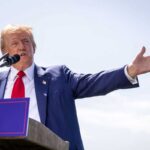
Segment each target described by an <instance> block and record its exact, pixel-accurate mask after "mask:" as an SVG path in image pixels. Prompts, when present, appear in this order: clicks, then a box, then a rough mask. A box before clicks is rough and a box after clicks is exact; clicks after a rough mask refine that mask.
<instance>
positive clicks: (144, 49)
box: [139, 46, 146, 56]
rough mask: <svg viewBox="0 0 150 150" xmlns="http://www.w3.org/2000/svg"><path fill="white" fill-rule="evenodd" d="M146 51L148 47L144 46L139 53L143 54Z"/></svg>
mask: <svg viewBox="0 0 150 150" xmlns="http://www.w3.org/2000/svg"><path fill="white" fill-rule="evenodd" d="M145 51H146V48H145V46H143V47H142V49H141V51H140V53H139V55H140V56H143V55H144V53H145Z"/></svg>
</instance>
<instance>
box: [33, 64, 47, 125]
mask: <svg viewBox="0 0 150 150" xmlns="http://www.w3.org/2000/svg"><path fill="white" fill-rule="evenodd" d="M34 75H35V76H34V82H35V93H36V98H37V104H38V109H39V113H40V118H41V122H42V123H43V124H45V121H46V111H47V109H46V108H47V107H46V106H47V95H48V76H47V75H46V74H45V71H44V69H42V68H40V67H37V66H36V67H35V73H34Z"/></svg>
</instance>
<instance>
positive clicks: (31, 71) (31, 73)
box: [9, 63, 35, 80]
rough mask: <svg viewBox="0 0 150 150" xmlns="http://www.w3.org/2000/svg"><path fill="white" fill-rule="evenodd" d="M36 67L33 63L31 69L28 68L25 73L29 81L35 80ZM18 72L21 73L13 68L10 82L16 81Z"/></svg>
mask: <svg viewBox="0 0 150 150" xmlns="http://www.w3.org/2000/svg"><path fill="white" fill-rule="evenodd" d="M34 67H35V64H34V63H32V65H31V66H30V67H28V68H27V69H25V70H24V73H25V74H26V77H27V78H28V79H29V80H32V79H33V78H34ZM18 72H19V70H17V69H16V68H14V67H13V66H11V71H10V75H9V79H10V80H15V78H16V75H17V73H18Z"/></svg>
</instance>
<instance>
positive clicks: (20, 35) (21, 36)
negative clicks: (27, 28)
mask: <svg viewBox="0 0 150 150" xmlns="http://www.w3.org/2000/svg"><path fill="white" fill-rule="evenodd" d="M21 39H30V36H29V34H28V33H26V32H22V33H10V34H7V35H6V36H5V40H6V41H13V40H21Z"/></svg>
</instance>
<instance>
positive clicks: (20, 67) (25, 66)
mask: <svg viewBox="0 0 150 150" xmlns="http://www.w3.org/2000/svg"><path fill="white" fill-rule="evenodd" d="M31 65H32V63H31V64H14V65H13V67H14V68H16V69H17V70H19V71H24V70H25V69H27V68H29V67H30V66H31Z"/></svg>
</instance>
